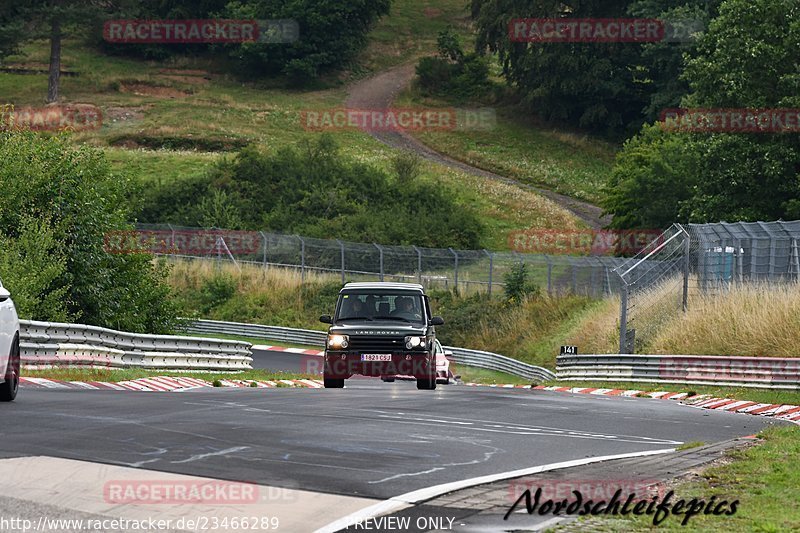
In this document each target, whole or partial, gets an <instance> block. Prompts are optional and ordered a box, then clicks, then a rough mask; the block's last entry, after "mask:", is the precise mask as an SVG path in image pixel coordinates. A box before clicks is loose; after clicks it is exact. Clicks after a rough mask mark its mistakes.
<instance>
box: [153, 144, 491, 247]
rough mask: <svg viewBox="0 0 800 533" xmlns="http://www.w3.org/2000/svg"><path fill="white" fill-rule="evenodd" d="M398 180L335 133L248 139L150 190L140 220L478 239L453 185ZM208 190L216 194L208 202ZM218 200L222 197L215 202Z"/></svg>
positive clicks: (375, 236)
mask: <svg viewBox="0 0 800 533" xmlns="http://www.w3.org/2000/svg"><path fill="white" fill-rule="evenodd" d="M400 166H401V167H402V172H404V173H405V176H406V177H410V176H412V175H413V174H414V173H415V167H416V169H418V166H417V165H416V164H415V163H414V162H413V161H411V160H409V161H403V162H402V164H401V165H400ZM401 181H402V179H400V180H392V179H390V177H389V176H388V175H387V174H386V173H385V172H383V171H382V170H380V169H377V168H375V167H373V166H370V165H367V164H364V163H359V162H355V161H352V160H350V159H347V158H345V157H343V156H341V155H340V154H339V153H338V150H337V146H336V144H335V143H334V142H333V140H332V138H331V137H330V136H326V135H323V136H321V137H320V138H319V139H317V140H316V141H315V142H309V143H302V144H300V145H298V146H296V147H294V148H285V149H282V150H280V151H278V152H277V153H274V154H263V153H261V152H259V151H258V150H257V149H256V148H255V147H248V148H246V149H244V150H242V151H241V152H240V153H239V154H238V155H237V157H236V158H235V159H231V160H223V161H221V162H220V163H219V164H218V165H217V166H216V167H215V168H214V169H213V170H212V171H211V172H210V173H209V174H208V175H207V176H205V177H201V178H198V179H193V180H185V181H182V182H180V183H178V184H172V185H170V186H169V187H163V188H161V189H159V190H157V191H156V192H154V193H151V194H149V196H148V198H147V200H146V203H145V207H144V209H143V210H142V212H141V216H140V220H142V221H143V222H159V223H167V222H169V223H174V224H178V225H189V226H197V225H202V224H203V223H204V222H210V221H213V222H217V223H218V222H220V221H221V220H224V219H225V218H226V217H227V220H228V223H230V224H238V223H239V222H238V220H236V219H233V218H231V217H229V215H230V214H233V213H237V214H238V216H239V217H241V218H240V220H241V229H250V230H263V229H269V230H270V231H276V232H283V233H297V234H299V235H305V236H308V237H318V238H338V239H344V240H352V241H358V242H364V241H367V242H369V241H372V242H380V243H385V244H416V245H419V246H427V247H450V246H452V247H458V248H466V249H469V248H477V247H478V245H479V242H480V237H481V235H482V233H483V226H482V225H481V223H480V222H479V221H478V219H477V218H476V217H475V215H473V214H472V213H470V212H469V211H467V210H464V209H462V208H460V207H459V206H458V205H457V204H456V200H454V198H455V197H456V195H455V194H454V193H453V192H451V191H448V190H447V189H446V188H444V187H443V186H441V185H439V184H434V183H428V182H424V181H420V180H417V181H404V182H402V183H401ZM222 193H224V195H223V194H222ZM204 198H206V199H208V198H211V199H214V198H216V199H217V200H206V203H205V204H204V203H203V200H202V199H204ZM215 201H216V203H217V204H218V205H217V207H215V208H214V209H211V206H213V205H214V202H215ZM209 202H211V204H209ZM209 213H211V214H212V215H213V216H209ZM216 225H219V224H216Z"/></svg>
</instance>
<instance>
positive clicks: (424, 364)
mask: <svg viewBox="0 0 800 533" xmlns="http://www.w3.org/2000/svg"><path fill="white" fill-rule="evenodd" d="M361 355H362V354H361V353H355V352H350V351H334V350H329V351H326V352H325V377H327V378H333V379H347V378H349V377H351V376H353V375H356V374H358V375H361V376H370V377H380V376H394V375H403V376H414V377H415V378H422V379H430V378H432V377H433V376H435V374H436V362H435V360H434V356H433V354H432V353H429V352H403V353H393V354H391V361H362V360H361Z"/></svg>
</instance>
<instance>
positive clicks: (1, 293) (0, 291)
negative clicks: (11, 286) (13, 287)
mask: <svg viewBox="0 0 800 533" xmlns="http://www.w3.org/2000/svg"><path fill="white" fill-rule="evenodd" d="M9 298H11V293H10V292H8V289H6V288H5V287H0V302H5V301H6V300H8V299H9Z"/></svg>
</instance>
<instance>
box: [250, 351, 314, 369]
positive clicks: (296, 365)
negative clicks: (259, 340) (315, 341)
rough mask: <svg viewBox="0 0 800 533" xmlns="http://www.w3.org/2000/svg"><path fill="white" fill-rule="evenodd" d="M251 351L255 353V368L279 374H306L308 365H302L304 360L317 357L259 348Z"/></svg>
mask: <svg viewBox="0 0 800 533" xmlns="http://www.w3.org/2000/svg"><path fill="white" fill-rule="evenodd" d="M251 351H252V353H253V368H257V369H260V370H274V371H278V372H295V373H297V372H300V373H305V372H306V371H307V370H308V365H303V364H302V363H303V362H304V360H305V359H310V358H312V357H316V356H300V355H298V354H295V353H292V352H283V351H274V350H262V349H259V348H258V347H253V349H252V350H251ZM320 360H321V358H320ZM301 366H302V368H301Z"/></svg>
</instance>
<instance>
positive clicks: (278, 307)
mask: <svg viewBox="0 0 800 533" xmlns="http://www.w3.org/2000/svg"><path fill="white" fill-rule="evenodd" d="M172 264H173V268H172V270H171V272H170V275H169V283H170V285H171V286H172V287H173V289H174V292H175V295H176V297H177V300H178V302H179V304H180V305H181V307H182V309H183V312H184V314H185V315H187V316H196V317H200V318H210V319H214V320H229V321H233V322H251V323H255V324H273V325H278V326H288V327H302V328H309V329H322V325H321V324H320V323H319V322H318V321H317V318H318V317H319V315H320V314H323V313H330V312H332V311H333V302H335V301H336V294H337V292H338V291H339V289H340V288H341V286H340V283H339V278H338V277H337V276H331V275H326V274H317V273H314V272H306V274H305V282H303V281H302V279H301V274H300V272H299V271H296V270H294V269H284V268H268V269H265V268H263V267H261V266H258V265H247V264H242V265H240V266H241V270H240V269H239V268H237V267H236V266H235V265H234V264H232V263H219V264H217V263H216V262H215V261H180V260H179V261H175V262H173V263H172ZM231 286H232V289H233V290H232V291H230V288H231Z"/></svg>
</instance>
